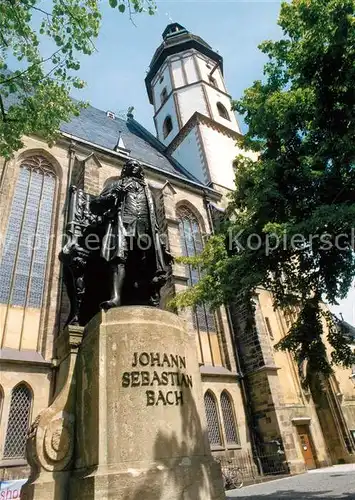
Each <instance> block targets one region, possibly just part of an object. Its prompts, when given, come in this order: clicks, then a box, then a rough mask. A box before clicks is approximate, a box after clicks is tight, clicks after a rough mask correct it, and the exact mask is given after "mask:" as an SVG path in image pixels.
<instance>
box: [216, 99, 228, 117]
mask: <svg viewBox="0 0 355 500" xmlns="http://www.w3.org/2000/svg"><path fill="white" fill-rule="evenodd" d="M217 109H218V114H219V116H221V117H222V118H224V119H225V120H229V121H230V118H229V113H228V111H227V109H226V107H225V106H223V104H222V103H221V102H217Z"/></svg>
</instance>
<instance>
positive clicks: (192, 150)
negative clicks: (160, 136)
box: [172, 127, 207, 182]
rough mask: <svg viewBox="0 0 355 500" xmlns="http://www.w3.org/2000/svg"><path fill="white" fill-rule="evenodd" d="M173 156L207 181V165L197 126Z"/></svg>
mask: <svg viewBox="0 0 355 500" xmlns="http://www.w3.org/2000/svg"><path fill="white" fill-rule="evenodd" d="M172 156H173V157H174V158H175V159H176V160H177V161H178V162H179V163H180V164H181V165H184V167H185V168H187V169H188V170H189V172H191V173H192V175H194V176H195V177H196V178H197V179H199V180H200V181H201V182H206V181H207V173H206V167H205V163H204V158H203V156H202V151H201V144H200V140H199V136H198V130H197V128H196V127H194V128H193V129H191V130H190V132H189V133H188V134H187V135H186V137H184V139H183V140H182V141H181V143H180V144H179V145H178V146H177V148H176V149H175V150H174V152H173V153H172Z"/></svg>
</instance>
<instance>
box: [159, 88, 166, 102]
mask: <svg viewBox="0 0 355 500" xmlns="http://www.w3.org/2000/svg"><path fill="white" fill-rule="evenodd" d="M167 98H168V91H167V90H166V87H164V88H163V90H162V91H161V94H160V102H161V104H164V102H165V101H166V100H167Z"/></svg>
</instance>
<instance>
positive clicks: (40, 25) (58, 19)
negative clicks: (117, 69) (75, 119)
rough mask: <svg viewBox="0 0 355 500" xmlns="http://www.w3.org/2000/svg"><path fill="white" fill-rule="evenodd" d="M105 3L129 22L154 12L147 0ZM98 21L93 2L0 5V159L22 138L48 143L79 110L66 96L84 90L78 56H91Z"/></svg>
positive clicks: (21, 0) (11, 1) (26, 0)
mask: <svg viewBox="0 0 355 500" xmlns="http://www.w3.org/2000/svg"><path fill="white" fill-rule="evenodd" d="M108 3H109V5H110V6H111V7H112V8H114V9H116V10H117V12H121V13H122V12H125V11H126V12H128V14H129V16H130V18H131V19H132V15H133V14H134V13H139V12H143V11H147V12H148V13H149V14H153V13H154V11H155V6H154V2H153V0H108ZM101 17H102V13H101V11H100V1H99V0H52V1H51V2H49V1H46V2H41V1H40V0H3V1H1V2H0V156H4V157H7V158H8V157H10V156H11V155H12V153H13V152H14V151H16V150H18V149H19V148H20V147H21V146H22V136H23V135H24V134H31V133H37V134H41V135H42V136H43V138H44V139H45V140H46V141H48V142H51V141H53V139H55V137H56V134H57V131H58V128H59V124H60V122H61V121H66V120H68V119H70V116H71V115H73V114H77V113H78V112H79V110H80V107H81V106H82V105H83V104H82V103H78V102H75V101H73V100H71V99H70V97H69V94H70V91H71V89H72V88H73V87H76V88H82V87H83V86H84V82H83V81H82V80H81V79H80V76H78V74H77V72H78V70H80V62H79V57H80V55H82V54H85V55H90V54H92V53H93V52H94V50H95V45H94V42H95V39H96V38H97V36H98V34H99V30H100V22H101ZM15 64H16V66H17V67H19V69H17V70H16V71H10V69H13V66H14V65H15Z"/></svg>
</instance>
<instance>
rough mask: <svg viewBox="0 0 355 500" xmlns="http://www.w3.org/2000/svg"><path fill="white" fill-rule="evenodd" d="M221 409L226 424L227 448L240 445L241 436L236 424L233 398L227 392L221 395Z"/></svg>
mask: <svg viewBox="0 0 355 500" xmlns="http://www.w3.org/2000/svg"><path fill="white" fill-rule="evenodd" d="M221 408H222V416H223V423H224V434H225V436H226V443H227V446H228V445H229V444H231V445H236V444H239V436H238V431H237V426H236V423H235V417H234V410H233V404H232V400H231V397H230V396H229V394H228V393H227V392H226V391H223V392H222V394H221Z"/></svg>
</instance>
